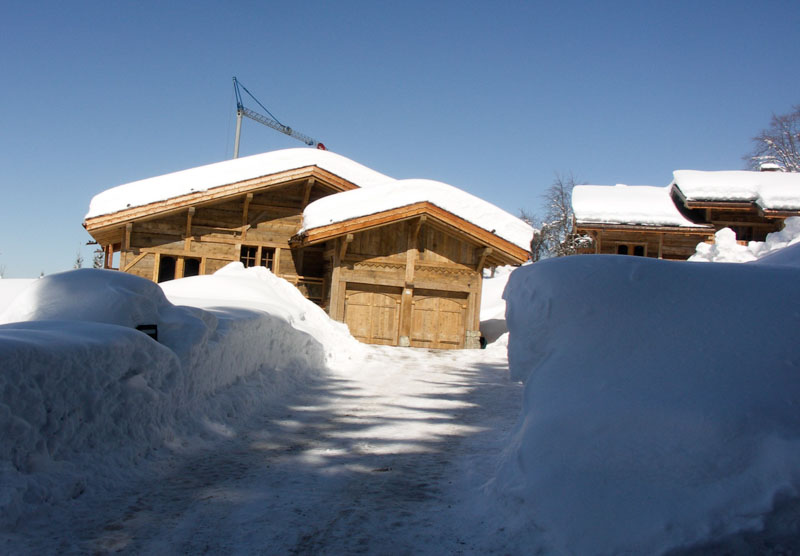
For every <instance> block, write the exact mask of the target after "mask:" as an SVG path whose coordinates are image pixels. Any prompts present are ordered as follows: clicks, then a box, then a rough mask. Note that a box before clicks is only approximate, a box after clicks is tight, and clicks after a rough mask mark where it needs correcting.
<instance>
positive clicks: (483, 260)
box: [475, 247, 492, 272]
mask: <svg viewBox="0 0 800 556" xmlns="http://www.w3.org/2000/svg"><path fill="white" fill-rule="evenodd" d="M491 254H492V248H491V247H484V248H483V249H481V250H480V254H479V255H478V264H477V265H475V271H476V272H482V271H483V265H484V264H485V263H486V257H488V256H489V255H491Z"/></svg>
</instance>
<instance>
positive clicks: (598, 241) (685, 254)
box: [578, 227, 713, 260]
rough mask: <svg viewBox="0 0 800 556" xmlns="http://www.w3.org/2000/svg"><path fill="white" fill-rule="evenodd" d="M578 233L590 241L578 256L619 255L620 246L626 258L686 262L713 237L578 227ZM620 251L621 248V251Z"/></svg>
mask: <svg viewBox="0 0 800 556" xmlns="http://www.w3.org/2000/svg"><path fill="white" fill-rule="evenodd" d="M578 233H580V234H586V235H589V236H591V237H592V238H593V239H594V245H593V246H592V247H590V248H587V249H584V250H582V251H581V253H597V254H601V255H617V254H620V251H621V249H620V247H621V246H625V247H626V248H627V253H626V254H628V255H635V254H636V255H638V254H640V253H641V256H645V257H651V258H656V259H658V258H661V259H673V260H686V259H688V258H689V257H690V256H692V255H693V254H694V252H695V249H696V248H697V244H698V243H701V242H703V241H706V240H708V239H710V238H713V231H707V232H699V233H678V232H648V231H641V230H613V229H612V230H602V229H601V230H588V229H582V228H580V227H578ZM622 250H624V248H623V249H622Z"/></svg>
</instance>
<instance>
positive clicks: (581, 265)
mask: <svg viewBox="0 0 800 556" xmlns="http://www.w3.org/2000/svg"><path fill="white" fill-rule="evenodd" d="M788 250H800V245H798V246H796V247H793V248H789V249H787V251H788ZM798 283H800V270H798V267H797V266H792V265H789V266H783V267H779V266H771V265H766V264H755V265H731V264H716V265H695V264H689V263H685V262H670V261H659V260H652V259H645V258H640V257H617V256H602V255H601V256H581V257H567V258H563V259H556V260H546V261H542V262H539V263H536V264H534V265H531V266H528V267H523V268H520V269H519V270H517V271H515V272H514V273H513V274H512V275H511V278H510V280H509V283H508V287H507V289H506V292H505V298H506V302H507V304H508V309H507V322H508V328H509V331H510V338H509V364H510V370H511V373H512V375H513V376H514V377H516V378H518V379H520V380H523V381H525V383H526V384H525V394H524V408H523V412H522V415H521V417H520V420H519V422H518V424H517V428H516V430H515V433H514V435H513V437H512V440H511V442H510V444H509V446H508V449H507V452H506V454H505V460H504V463H503V466H502V467H501V469H500V470H499V472H498V475H497V478H496V482H495V487H496V489H497V492H498V494H500V495H501V498H500V500H503V501H505V502H504V503H506V504H508V505H509V507H510V508H511V512H510V513H511V514H512V515H514V514H517V515H522V516H524V517H523V518H521V520H520V522H519V523H518V524H517V527H518V529H517V532H519V531H521V530H525V529H527V530H535V531H537V532H540V533H542V534H543V535H544V537H545V538H546V539H547V541H546V542H547V543H548V544H547V545H546V546H545V547H544V550H545V551H551V552H554V553H572V554H618V553H632V554H652V553H663V552H667V551H669V550H672V549H675V548H678V547H685V546H692V545H694V546H697V545H700V544H702V543H708V542H712V541H715V540H718V539H723V538H725V537H726V536H727V535H732V534H735V533H737V532H739V531H744V530H757V529H759V528H760V527H762V526H763V523H764V519H765V516H767V515H768V514H769V513H770V512H771V511H772V510H773V508H774V507H775V505H776V504H778V503H781V501H785V500H787V499H788V500H793V501H794V502H793V503H795V504H797V503H798V496H799V495H800V412H798V400H800V380H798V369H799V368H800V354H798V349H797V330H798V329H800V311H798V307H800V289H799V288H798V287H797V284H798ZM511 534H514V532H511ZM795 534H796V533H795ZM537 538H541V537H540V536H538V533H537ZM532 552H533V550H532Z"/></svg>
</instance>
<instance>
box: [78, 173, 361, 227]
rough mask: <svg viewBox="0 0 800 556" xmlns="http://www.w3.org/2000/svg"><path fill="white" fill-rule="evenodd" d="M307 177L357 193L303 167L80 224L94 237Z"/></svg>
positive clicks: (327, 175)
mask: <svg viewBox="0 0 800 556" xmlns="http://www.w3.org/2000/svg"><path fill="white" fill-rule="evenodd" d="M309 177H314V178H315V182H314V183H315V184H316V185H320V186H324V187H326V188H328V189H331V190H332V191H337V192H338V191H349V190H351V189H358V185H356V184H354V183H353V182H350V181H348V180H346V179H344V178H341V177H339V176H337V175H336V174H333V173H331V172H328V171H327V170H324V169H322V168H320V167H318V166H304V167H302V168H296V169H293V170H287V171H285V172H278V173H275V174H271V175H268V176H261V177H257V178H252V179H248V180H243V181H240V182H236V183H232V184H226V185H220V186H217V187H212V188H211V189H208V190H206V191H193V192H191V193H186V194H184V195H178V196H176V197H172V198H171V199H166V200H163V201H155V202H152V203H148V204H146V205H141V206H137V207H131V208H126V209H123V210H119V211H116V212H112V213H109V214H102V215H98V216H93V217H91V218H87V219H86V220H85V221H84V226H85V227H86V231H88V232H89V233H90V234H92V236H94V234H95V233H97V232H98V231H101V230H102V229H104V228H107V227H109V226H114V225H119V224H121V223H124V222H128V221H131V220H139V219H141V218H146V217H153V216H161V215H165V214H170V213H176V212H180V211H181V210H183V209H184V208H186V206H187V205H204V204H210V203H214V202H217V201H219V200H222V199H232V198H235V197H238V196H241V195H244V194H246V193H250V192H259V191H263V190H266V189H272V188H275V187H283V186H286V185H288V184H289V183H290V182H294V183H297V182H298V181H302V180H307V179H308V178H309Z"/></svg>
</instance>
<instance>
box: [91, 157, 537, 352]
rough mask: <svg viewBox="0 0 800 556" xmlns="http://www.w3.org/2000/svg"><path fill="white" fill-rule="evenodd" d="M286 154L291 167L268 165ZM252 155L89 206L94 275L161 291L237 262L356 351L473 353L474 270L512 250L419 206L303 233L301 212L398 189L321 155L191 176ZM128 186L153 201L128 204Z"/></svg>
mask: <svg viewBox="0 0 800 556" xmlns="http://www.w3.org/2000/svg"><path fill="white" fill-rule="evenodd" d="M295 151H296V152H295ZM285 153H288V155H292V156H290V157H289V158H290V159H291V160H290V162H288V163H284V164H277V165H276V164H271V163H270V161H271V160H272V159H273V158H275V157H279V156H283V155H284V154H285ZM257 157H261V158H262V159H263V160H264V161H266V162H265V164H262V166H264V167H266V168H267V169H268V173H264V170H263V168H262V169H256V170H253V171H250V172H249V173H246V174H242V175H236V176H235V177H234V178H233V181H232V179H231V178H230V177H223V178H220V179H217V180H215V181H213V183H206V184H205V186H202V184H201V185H200V186H197V185H196V184H197V182H198V181H200V182H202V181H203V179H201V178H197V179H196V176H195V175H193V174H190V173H189V172H190V171H184V172H178V173H176V174H173V175H167V176H162V177H159V178H151V180H144V181H143V182H135V183H133V184H127V185H125V186H120V187H119V188H114V189H112V190H108V191H107V192H104V193H101V194H100V195H98V196H97V197H95V200H93V204H92V208H90V213H89V215H87V217H86V219H85V221H84V227H85V228H86V230H87V231H88V232H89V233H90V234H91V235H92V237H93V238H94V239H95V241H96V242H97V243H98V244H99V245H100V246H101V247H102V249H103V251H104V252H105V267H106V268H114V267H116V269H118V270H121V271H123V272H128V273H131V274H136V275H138V276H141V277H144V278H147V279H150V280H153V281H156V282H162V281H166V280H170V279H174V278H183V277H189V276H194V275H201V274H212V273H214V272H215V271H217V270H219V269H220V268H222V267H223V266H225V265H227V264H229V263H231V262H237V261H238V262H241V263H242V264H243V265H244V266H246V267H249V266H265V267H267V268H268V269H270V270H271V271H272V272H273V273H274V274H275V275H277V276H279V277H282V278H284V279H286V280H288V281H289V282H291V283H293V284H294V285H295V286H297V287H298V289H299V290H300V291H301V292H302V293H303V295H304V296H305V297H306V298H308V299H310V300H312V301H314V302H315V303H317V304H319V305H320V306H322V307H323V308H324V309H326V310H327V311H328V313H329V314H330V316H331V317H332V318H334V319H335V320H339V321H342V322H345V323H347V324H348V326H349V327H350V330H351V332H352V334H353V335H354V336H355V337H356V338H357V339H359V340H361V341H363V342H366V343H379V344H388V345H402V346H414V347H430V348H440V349H450V348H475V347H479V341H480V332H479V320H480V292H481V287H482V270H483V268H484V267H487V266H497V265H505V264H521V263H522V262H524V261H525V260H526V259H527V258H528V252H527V251H526V249H524V248H523V247H521V246H520V245H519V243H520V242H519V241H517V242H516V244H515V243H513V242H511V241H509V240H507V239H504V238H503V237H500V236H499V235H497V234H495V233H494V230H491V231H488V230H486V229H484V228H482V227H480V226H478V225H476V224H474V223H473V222H470V221H468V220H466V219H464V218H462V217H461V216H459V215H457V214H454V213H453V212H450V211H448V210H445V209H443V208H441V207H440V206H437V205H436V204H433V203H430V202H417V203H413V204H411V205H406V206H399V207H392V208H390V209H387V210H379V211H377V212H376V213H373V214H365V215H361V216H359V217H356V218H350V219H346V220H344V221H338V222H335V223H331V224H329V225H324V226H318V227H316V228H312V229H303V213H304V210H305V209H306V208H308V207H309V206H314V205H316V204H317V201H320V200H326V199H328V198H331V197H334V196H338V195H346V194H347V193H348V192H350V193H362V192H367V191H372V190H374V191H376V192H377V193H376V195H378V196H381V195H382V194H383V193H382V191H384V189H381V188H383V187H384V186H383V185H381V184H382V183H383V182H387V183H390V184H396V183H398V182H397V181H396V180H392V179H391V178H388V177H387V176H383V175H382V174H378V173H377V172H374V171H372V170H369V169H368V168H365V167H363V166H360V165H357V164H356V163H354V162H352V161H349V160H347V159H345V158H344V157H341V156H339V155H336V154H334V153H331V152H330V151H317V150H313V149H289V150H287V151H276V152H275V153H265V154H264V155H256V156H255V157H247V158H242V159H236V160H231V161H225V162H223V163H218V164H216V165H211V166H209V167H207V168H210V169H211V170H209V171H207V172H197V171H198V170H202V168H200V169H192V171H195V174H197V175H199V176H205V175H206V174H213V173H214V170H215V169H216V167H220V168H221V169H222V170H225V169H226V168H235V167H236V166H235V165H237V164H239V165H242V164H250V163H252V160H251V161H250V162H247V161H248V159H256V158H257ZM237 161H244V162H237ZM256 162H258V160H256ZM221 173H222V174H225V175H229V174H230V173H226V172H221ZM251 174H252V175H251ZM240 178H241V179H240ZM159 180H160V181H159ZM148 181H152V182H153V183H147V182H148ZM206 181H207V180H206ZM178 182H180V187H177V188H174V187H173V186H174V184H175V183H178ZM142 184H144V185H142ZM193 184H194V185H193ZM162 185H163V187H162ZM441 185H442V186H444V185H445V184H441ZM137 186H140V189H143V190H145V191H148V192H149V191H152V193H150V194H145V195H144V198H143V200H138V202H136V203H135V204H134V203H130V204H129V203H128V202H126V196H133V197H136V192H137V191H138V189H137ZM361 186H364V189H361ZM446 187H451V186H446ZM171 188H172V189H171ZM452 189H455V188H452ZM163 190H168V191H167V192H166V193H164V192H163ZM173 190H174V192H173ZM102 196H105V197H102ZM98 198H99V199H98ZM101 201H102V202H101ZM342 202H345V203H347V202H348V201H347V200H346V199H343V200H342ZM482 203H484V204H485V205H488V203H485V202H482ZM95 205H98V206H100V205H103V206H100V208H95ZM488 206H491V205H488ZM109 207H110V208H109ZM492 209H494V210H496V211H500V209H497V208H496V207H492ZM500 212H502V211H500ZM503 214H504V215H505V216H507V217H508V218H512V219H514V217H511V216H510V215H508V214H507V213H503ZM514 220H516V219H514ZM520 224H522V223H520ZM522 225H523V226H526V225H524V224H522ZM526 229H530V228H529V227H528V228H526ZM530 231H531V233H532V229H530Z"/></svg>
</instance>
